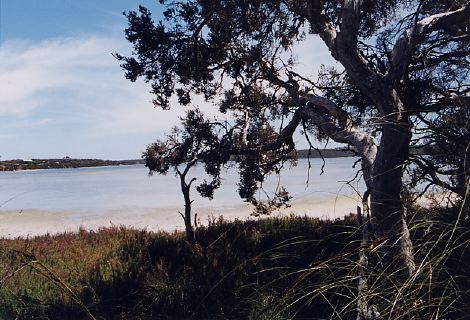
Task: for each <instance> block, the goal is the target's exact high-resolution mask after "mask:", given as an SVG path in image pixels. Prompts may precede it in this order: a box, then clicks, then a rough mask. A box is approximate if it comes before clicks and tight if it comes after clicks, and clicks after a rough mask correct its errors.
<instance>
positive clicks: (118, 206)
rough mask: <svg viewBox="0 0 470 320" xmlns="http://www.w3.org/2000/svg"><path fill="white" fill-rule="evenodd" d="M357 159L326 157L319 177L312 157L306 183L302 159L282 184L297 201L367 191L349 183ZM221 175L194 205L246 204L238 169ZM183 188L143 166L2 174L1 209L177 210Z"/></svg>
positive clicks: (270, 185) (270, 186) (196, 173)
mask: <svg viewBox="0 0 470 320" xmlns="http://www.w3.org/2000/svg"><path fill="white" fill-rule="evenodd" d="M354 162H355V158H336V159H327V164H326V167H325V173H324V174H323V175H320V174H319V173H320V168H321V164H322V162H321V160H320V159H313V160H311V163H312V169H311V170H310V182H309V184H308V185H307V184H306V180H307V170H308V162H307V160H306V159H301V160H299V163H298V165H297V166H296V167H290V166H289V165H286V168H285V170H284V172H283V173H282V175H281V177H280V184H281V185H282V186H285V187H286V188H287V190H288V191H289V192H290V193H291V195H292V196H293V197H294V203H295V202H296V201H301V200H305V199H306V198H309V199H310V198H324V197H334V196H335V195H337V194H343V195H349V194H352V193H353V192H354V190H353V187H354V188H357V189H359V190H363V185H362V183H360V184H359V185H358V184H357V183H353V184H352V185H353V187H352V186H350V185H348V184H346V183H345V182H344V181H347V180H349V179H352V178H353V177H354V176H355V174H356V169H353V168H352V165H353V164H354ZM190 176H191V177H196V178H198V181H202V180H203V179H204V174H203V169H202V167H196V168H194V169H193V170H192V171H191V172H190ZM222 178H223V182H222V187H221V188H220V189H219V190H217V191H216V193H215V198H214V200H212V201H209V200H207V199H202V198H201V197H199V196H198V195H197V193H196V192H195V191H193V198H194V199H195V202H194V207H195V208H197V207H208V208H214V209H218V210H223V209H230V208H236V207H239V206H240V205H241V204H242V200H241V199H240V198H239V197H238V194H237V182H238V175H237V169H236V168H229V169H227V170H226V171H225V172H224V174H223V175H222ZM277 183H278V177H277V176H273V177H271V178H270V179H269V180H268V181H267V182H266V183H265V184H264V188H265V190H266V191H267V192H271V191H273V190H274V188H275V187H276V185H277ZM178 187H179V184H178V179H177V178H176V177H175V176H174V175H173V174H168V175H167V176H161V175H154V176H153V177H149V176H148V175H147V169H146V168H145V167H144V166H143V165H135V166H121V167H100V168H80V169H54V170H37V171H22V172H2V173H0V205H2V204H3V205H2V206H1V207H0V210H1V211H16V210H18V211H21V210H41V211H61V212H62V211H66V212H70V213H74V215H75V216H84V215H100V214H103V212H106V211H112V210H126V209H129V210H146V209H150V208H152V209H172V208H174V209H177V208H181V207H182V205H183V201H182V195H181V192H180V191H179V189H178Z"/></svg>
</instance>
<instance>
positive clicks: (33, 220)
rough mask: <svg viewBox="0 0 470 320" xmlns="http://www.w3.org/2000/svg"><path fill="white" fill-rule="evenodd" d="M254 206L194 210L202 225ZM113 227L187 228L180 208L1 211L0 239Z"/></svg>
mask: <svg viewBox="0 0 470 320" xmlns="http://www.w3.org/2000/svg"><path fill="white" fill-rule="evenodd" d="M358 204H359V198H358V197H355V196H352V195H351V196H344V195H340V196H337V197H333V196H332V197H325V198H320V199H319V198H313V199H303V200H297V201H295V202H293V204H292V207H290V208H288V209H284V210H282V211H280V212H276V213H275V214H274V215H288V214H291V213H294V214H298V215H307V216H312V217H320V218H330V219H334V218H338V217H342V216H344V215H346V214H349V213H350V212H355V211H356V206H357V205H358ZM251 210H252V207H251V206H250V205H249V204H246V203H243V204H241V205H239V206H238V207H233V208H217V209H216V208H210V207H197V206H196V207H194V208H193V212H195V213H197V215H198V220H199V222H200V223H201V224H207V223H208V221H209V220H210V219H217V218H218V217H219V216H221V215H222V216H223V217H224V218H225V219H227V220H234V219H255V218H253V217H251V215H250V213H251ZM112 225H124V226H128V227H134V228H138V229H147V230H150V231H158V230H165V231H174V230H182V229H183V228H184V224H183V221H182V219H181V217H180V215H179V214H178V209H175V208H165V209H149V208H132V209H129V208H126V209H122V210H110V211H106V212H103V213H102V214H99V215H79V214H77V213H73V212H48V211H39V210H24V211H20V212H17V211H0V237H4V238H14V237H20V236H21V237H26V236H35V235H43V234H47V233H50V234H55V233H61V232H65V231H77V230H79V228H84V229H87V230H96V229H99V228H101V227H109V226H112Z"/></svg>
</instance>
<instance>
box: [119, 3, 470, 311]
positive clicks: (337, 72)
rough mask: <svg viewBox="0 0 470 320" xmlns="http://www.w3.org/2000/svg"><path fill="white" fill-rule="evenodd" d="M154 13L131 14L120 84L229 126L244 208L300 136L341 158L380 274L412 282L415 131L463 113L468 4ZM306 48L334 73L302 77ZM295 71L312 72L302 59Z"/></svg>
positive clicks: (257, 6)
mask: <svg viewBox="0 0 470 320" xmlns="http://www.w3.org/2000/svg"><path fill="white" fill-rule="evenodd" d="M160 3H162V4H164V5H165V8H166V9H165V11H164V13H163V14H164V19H163V20H162V21H158V22H156V21H154V20H153V19H152V16H151V13H150V11H149V10H148V9H146V8H144V7H140V8H139V10H138V12H129V13H127V18H128V20H129V27H128V28H127V29H126V36H127V39H128V40H129V41H130V42H131V43H132V44H133V46H134V52H133V54H132V55H131V56H129V57H124V56H121V55H117V57H118V58H119V59H120V60H121V61H122V66H123V68H124V69H125V70H126V71H127V72H126V76H127V78H128V79H130V80H132V81H135V80H136V79H137V78H139V77H143V78H144V79H145V81H147V82H149V83H150V84H151V86H152V93H153V94H154V95H155V100H154V104H155V105H157V106H161V107H163V108H164V109H167V108H169V107H170V104H171V103H172V101H176V99H175V100H172V97H173V96H175V97H176V98H177V101H178V103H179V104H181V105H184V106H188V105H191V103H192V98H193V97H194V95H202V96H203V97H204V98H205V99H206V101H207V102H209V103H212V104H214V105H217V106H218V108H219V111H220V112H221V113H224V114H227V115H229V116H230V117H231V118H232V119H233V120H232V121H231V125H232V127H231V128H230V130H227V131H226V133H225V134H226V139H227V141H230V143H229V144H227V150H226V152H227V153H229V154H233V155H238V159H239V160H240V162H241V165H240V174H241V180H240V194H241V195H242V196H243V197H245V198H247V199H250V198H251V199H252V197H253V194H254V192H255V191H256V187H257V184H256V182H260V181H262V180H263V177H264V175H265V174H266V173H269V172H271V171H272V170H279V169H280V167H281V166H280V165H279V163H280V161H282V160H284V159H285V158H286V155H287V153H289V152H290V151H292V150H293V149H294V147H295V145H294V139H293V135H294V133H295V132H296V131H299V132H301V133H303V134H304V135H305V137H306V138H307V139H308V141H309V142H310V141H312V136H314V137H316V138H317V139H331V140H333V141H335V142H337V143H342V144H346V145H349V146H351V147H352V148H353V149H354V150H355V152H357V154H358V155H359V156H360V158H361V164H362V174H363V178H364V181H365V184H366V186H367V189H368V191H367V193H366V196H368V195H370V207H371V213H372V225H373V231H374V233H375V236H376V237H377V239H379V241H383V244H384V245H383V246H382V247H383V248H386V249H385V251H384V252H385V254H384V259H385V260H387V259H388V260H389V261H388V262H387V263H386V264H387V265H390V266H392V267H393V268H395V269H401V273H402V274H403V275H405V276H406V275H411V274H413V273H414V271H415V264H414V261H413V255H412V245H411V242H410V238H409V232H408V228H407V221H406V216H405V215H406V210H404V207H403V201H402V199H401V196H402V191H403V171H404V166H405V165H406V164H407V163H408V160H409V150H410V144H411V143H412V141H413V137H417V135H414V136H413V133H414V131H415V130H416V129H419V130H423V128H425V127H426V126H427V125H428V124H429V119H431V120H433V119H436V118H438V117H440V115H441V114H442V112H443V110H450V109H452V108H467V107H468V106H469V103H470V96H469V95H468V93H469V81H468V80H469V76H468V75H469V74H468V72H469V55H470V49H469V40H470V31H469V28H470V22H469V17H470V2H469V1H468V0H427V1H426V0H421V1H415V0H383V1H375V0H296V1H294V0H270V1H259V0H256V1H254V0H222V1H213V0H194V1H163V0H161V1H160ZM315 37H316V38H320V39H321V40H322V41H323V43H324V44H325V45H326V47H327V48H328V50H329V52H330V54H331V56H332V58H334V59H335V60H336V61H337V62H339V65H340V67H336V68H334V67H331V66H329V67H328V66H325V67H323V68H321V69H320V70H319V73H318V75H317V76H314V77H311V76H310V75H309V74H302V72H300V71H299V68H296V63H297V61H296V57H295V55H294V54H293V53H292V52H295V47H296V45H297V44H298V43H300V42H303V41H307V40H308V39H311V38H315ZM301 62H302V63H303V64H304V65H314V64H315V61H313V60H309V59H308V57H307V58H306V59H305V60H304V61H301ZM307 69H309V68H307ZM423 119H424V120H426V121H424V120H423ZM225 160H226V158H225ZM225 160H223V161H225ZM221 161H222V160H221ZM366 200H367V199H366ZM364 312H365V311H364Z"/></svg>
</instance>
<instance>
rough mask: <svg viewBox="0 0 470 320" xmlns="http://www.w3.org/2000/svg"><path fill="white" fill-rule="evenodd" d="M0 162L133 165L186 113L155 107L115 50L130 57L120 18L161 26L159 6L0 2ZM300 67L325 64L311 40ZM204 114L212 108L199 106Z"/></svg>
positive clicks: (123, 1)
mask: <svg viewBox="0 0 470 320" xmlns="http://www.w3.org/2000/svg"><path fill="white" fill-rule="evenodd" d="M0 4H1V12H0V156H1V160H6V159H18V158H62V157H65V156H70V157H73V158H102V159H136V158H140V156H141V154H142V151H143V150H144V149H145V147H146V145H148V144H150V143H152V142H154V141H156V140H157V139H163V138H164V135H165V133H166V132H168V131H169V130H170V129H171V127H173V126H175V125H177V124H178V117H179V116H181V115H182V114H183V109H182V108H181V107H179V108H178V106H175V107H173V108H172V109H171V110H170V111H164V110H161V109H157V108H154V107H153V104H152V103H151V100H152V96H151V95H150V94H149V91H150V88H149V86H148V85H147V84H146V83H144V82H142V81H137V82H136V83H131V82H130V81H128V80H126V79H125V78H124V72H123V71H122V69H121V68H120V66H119V62H118V61H116V59H115V58H114V57H113V56H112V53H114V52H118V53H121V54H129V53H130V52H131V51H132V48H131V46H130V44H129V43H128V42H127V40H125V37H124V29H125V28H126V26H127V20H126V19H125V17H124V16H123V15H122V13H123V12H124V11H129V10H136V9H137V8H138V5H139V4H141V5H144V6H145V7H147V8H149V9H150V10H151V11H152V13H153V16H154V19H156V20H158V19H159V18H160V17H161V11H162V7H161V6H160V5H159V4H158V1H157V0H0ZM297 55H298V57H299V58H300V59H299V60H300V61H304V63H306V65H300V67H301V68H303V69H304V70H311V71H312V73H313V72H314V70H317V69H318V67H319V65H320V64H322V63H331V58H330V57H329V54H328V52H327V50H326V48H325V47H324V46H323V45H322V44H321V43H320V41H319V40H318V39H314V40H313V41H309V42H306V43H304V44H302V46H301V47H299V48H297ZM198 103H199V104H202V105H200V107H202V108H206V109H208V108H210V106H208V105H203V104H204V103H203V102H202V101H200V102H198Z"/></svg>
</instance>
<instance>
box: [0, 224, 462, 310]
mask: <svg viewBox="0 0 470 320" xmlns="http://www.w3.org/2000/svg"><path fill="white" fill-rule="evenodd" d="M415 225H416V227H415V228H413V229H412V234H413V235H414V236H415V237H419V238H420V239H421V240H422V241H421V242H420V241H416V242H417V245H418V247H419V246H426V244H427V243H430V242H429V241H431V240H429V241H428V240H423V239H425V237H430V235H429V230H427V229H425V228H428V227H425V224H422V225H421V224H419V223H415ZM438 225H439V226H440V227H439V228H444V229H445V227H444V224H438ZM357 230H358V228H357V225H356V222H355V220H354V219H353V218H352V217H347V218H346V219H344V220H335V221H324V220H318V219H314V218H307V217H294V216H291V217H286V218H280V219H279V218H268V219H263V220H258V221H234V222H226V221H223V220H217V221H214V222H212V223H211V224H210V225H209V226H208V227H203V228H199V229H198V230H197V232H196V237H197V241H198V243H197V245H196V246H195V247H194V248H193V247H191V246H190V245H189V244H188V243H187V242H186V241H185V238H184V234H183V233H164V232H160V233H150V232H146V231H139V230H132V229H126V228H121V227H115V228H109V229H101V230H99V231H97V232H92V231H90V232H88V231H80V232H78V233H65V234H60V235H54V236H41V237H34V238H31V239H15V240H6V239H4V240H0V317H1V316H2V315H6V316H10V317H12V318H18V319H64V318H67V319H89V318H91V317H95V318H96V319H289V318H295V319H329V318H331V316H332V315H333V318H334V317H335V316H336V318H342V319H349V318H350V319H355V304H354V298H355V295H356V294H357V293H356V288H357V277H356V265H357V251H358V245H359V241H358V240H359V233H358V231H357ZM425 231H426V232H427V233H426V236H424V235H423V234H422V233H424V232H425ZM436 232H437V230H436ZM436 234H437V233H436ZM431 236H434V235H431ZM459 241H467V240H463V239H461V238H460V240H459ZM459 243H460V242H459ZM434 250H436V252H438V251H437V249H436V248H434ZM437 255H438V253H436V256H437ZM468 258H470V254H469V252H468V250H467V247H466V246H459V247H458V249H456V250H455V251H453V252H452V253H451V254H450V255H449V256H448V257H447V258H446V261H444V262H442V263H443V264H446V265H449V266H450V269H449V270H450V271H449V270H448V271H447V274H435V278H434V279H432V281H433V284H434V283H438V281H441V280H442V279H445V277H449V279H454V280H455V279H459V283H458V286H455V285H453V286H450V285H447V287H446V288H451V287H452V288H453V289H454V292H455V290H456V289H455V288H456V287H458V288H459V290H464V289H465V288H470V283H468V282H469V277H466V276H467V275H468V272H469V270H468V267H467V266H466V264H468V262H469V261H470V260H466V259H468ZM465 261H466V262H465ZM440 270H441V271H442V270H444V269H440ZM446 270H447V269H446ZM465 281H466V282H465ZM428 287H429V288H430V286H428ZM428 287H426V288H424V289H422V290H424V291H426V294H428V292H427V290H428V289H429V288H428ZM443 288H444V287H443V285H441V286H438V287H433V291H432V292H430V293H429V295H430V296H431V295H432V297H430V298H433V299H434V298H435V297H436V299H437V298H439V297H442V296H443V295H445V294H449V292H447V291H446V292H443V291H442V290H444V289H445V288H444V289H443ZM420 290H421V289H420ZM452 294H453V293H452ZM452 297H454V295H452ZM464 298H468V296H467V297H465V296H463V298H462V299H464ZM462 299H461V300H462ZM462 301H463V300H462ZM454 303H456V302H455V301H454ZM459 303H460V300H459ZM460 308H461V310H464V308H465V306H464V305H460ZM462 308H463V309H462ZM452 312H454V313H453V314H455V315H456V317H457V316H458V312H457V313H456V312H455V311H452ZM462 312H463V311H462ZM448 314H450V313H448Z"/></svg>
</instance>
